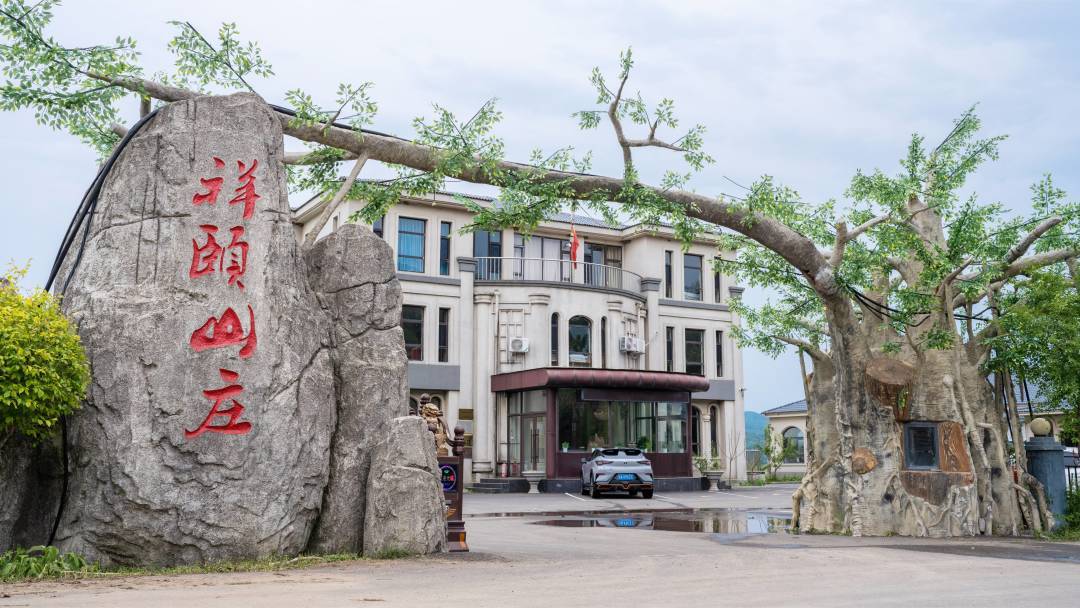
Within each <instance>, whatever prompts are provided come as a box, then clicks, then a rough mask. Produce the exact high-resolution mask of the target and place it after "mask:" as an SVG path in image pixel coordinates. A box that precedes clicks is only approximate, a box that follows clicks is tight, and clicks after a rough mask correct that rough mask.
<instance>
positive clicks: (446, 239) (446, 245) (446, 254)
mask: <svg viewBox="0 0 1080 608" xmlns="http://www.w3.org/2000/svg"><path fill="white" fill-rule="evenodd" d="M452 230H453V226H452V225H451V224H450V222H441V223H440V224H439V274H441V275H443V276H444V277H446V276H450V232H451V231H452Z"/></svg>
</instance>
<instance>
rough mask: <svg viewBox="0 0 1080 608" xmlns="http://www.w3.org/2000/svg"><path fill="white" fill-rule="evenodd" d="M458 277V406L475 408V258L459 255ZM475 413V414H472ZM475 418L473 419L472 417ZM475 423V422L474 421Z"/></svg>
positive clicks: (474, 437)
mask: <svg viewBox="0 0 1080 608" xmlns="http://www.w3.org/2000/svg"><path fill="white" fill-rule="evenodd" d="M457 264H458V278H459V279H460V280H461V289H460V291H459V299H458V306H459V307H460V309H459V310H458V315H457V323H458V365H459V366H460V367H459V369H460V370H461V372H460V380H459V382H460V387H459V388H458V394H459V395H460V397H459V400H458V407H459V408H462V407H463V408H465V409H472V410H473V411H474V412H475V410H476V400H475V398H474V395H473V371H474V369H475V365H476V357H475V356H474V355H475V352H474V348H475V340H476V332H475V331H474V328H475V325H474V323H475V321H474V313H473V282H474V280H475V278H476V259H475V258H469V257H459V258H458V259H457ZM474 415H475V414H474ZM474 420H475V419H474ZM474 425H475V422H474ZM475 439H476V427H475V426H474V427H473V440H475Z"/></svg>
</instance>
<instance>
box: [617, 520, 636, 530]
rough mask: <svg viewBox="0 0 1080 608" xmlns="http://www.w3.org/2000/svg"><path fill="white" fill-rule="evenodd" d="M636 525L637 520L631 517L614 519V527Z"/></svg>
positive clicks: (631, 526)
mask: <svg viewBox="0 0 1080 608" xmlns="http://www.w3.org/2000/svg"><path fill="white" fill-rule="evenodd" d="M636 525H637V521H635V520H633V519H630V518H624V519H616V520H615V527H616V528H633V527H634V526H636Z"/></svg>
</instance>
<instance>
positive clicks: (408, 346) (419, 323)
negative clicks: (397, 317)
mask: <svg viewBox="0 0 1080 608" xmlns="http://www.w3.org/2000/svg"><path fill="white" fill-rule="evenodd" d="M416 311H419V313H420V318H419V319H414V318H407V313H408V312H416ZM424 312H425V311H424V307H423V306H417V305H415V304H404V305H402V307H401V329H402V333H403V334H404V337H405V338H406V342H405V357H406V358H408V360H409V361H423V360H424ZM409 325H414V326H416V329H417V332H416V334H417V336H418V338H419V340H418V341H417V342H408V341H407V339H408V335H409V331H408V326H409ZM414 355H415V356H414Z"/></svg>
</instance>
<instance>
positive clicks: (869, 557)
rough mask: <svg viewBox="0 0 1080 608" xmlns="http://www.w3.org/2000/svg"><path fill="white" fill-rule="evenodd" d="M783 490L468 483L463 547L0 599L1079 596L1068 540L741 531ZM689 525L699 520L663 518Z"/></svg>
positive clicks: (530, 602)
mask: <svg viewBox="0 0 1080 608" xmlns="http://www.w3.org/2000/svg"><path fill="white" fill-rule="evenodd" d="M789 492H790V490H789V489H788V488H779V487H776V486H770V487H766V488H746V489H737V490H732V491H730V492H728V493H727V494H707V493H704V492H693V493H672V494H665V495H657V496H655V497H654V498H653V500H651V501H645V500H643V499H630V498H618V497H611V498H605V499H601V500H597V501H594V500H592V499H589V498H584V497H580V499H579V498H576V497H571V496H566V495H540V496H524V495H516V496H497V495H496V496H467V497H466V503H465V504H466V513H467V514H468V515H469V516H468V518H467V526H468V532H469V543H470V546H471V548H472V552H471V553H468V554H453V555H443V556H437V557H428V558H417V559H404V560H394V561H383V562H354V563H345V564H338V565H332V566H325V567H319V568H312V569H308V570H294V571H284V572H274V573H251V574H243V573H241V574H212V575H190V576H176V577H168V578H165V577H126V578H118V579H117V578H109V579H105V580H91V581H81V582H68V583H44V584H41V583H34V584H18V585H8V586H6V587H4V588H3V590H2V591H0V606H78V607H84V606H109V607H113V606H115V607H119V608H127V607H136V606H137V607H140V608H141V607H144V606H155V607H156V606H164V607H167V606H184V607H188V608H190V607H192V606H198V607H199V608H211V607H217V606H228V607H230V608H237V607H243V606H259V607H260V608H277V607H286V606H288V607H295V606H304V607H314V606H358V605H366V604H369V603H372V604H375V605H379V606H403V607H405V606H407V607H415V606H440V607H445V608H452V607H457V606H470V607H473V606H513V607H518V606H545V607H550V606H596V605H618V604H624V605H632V606H643V605H654V606H688V605H700V606H727V605H730V606H859V607H863V606H904V607H906V608H911V607H912V606H979V607H996V606H1008V607H1009V608H1016V607H1017V606H1033V605H1045V606H1075V605H1077V602H1078V598H1080V544H1069V543H1043V542H1035V541H1030V540H996V539H992V540H984V539H975V540H972V539H968V540H963V541H955V540H953V541H941V540H929V539H904V538H871V539H866V538H850V537H839V536H818V535H792V534H788V533H786V532H783V531H779V532H774V533H765V534H756V533H752V532H755V531H759V530H762V529H765V528H763V525H764V524H766V523H769V525H770V526H771V525H772V523H775V522H777V521H782V519H780V518H782V517H783V516H784V515H786V513H785V511H784V510H783V509H785V508H789V506H790V503H789V498H788V496H789ZM683 506H688V507H694V508H698V509H702V508H707V509H718V510H709V511H706V512H699V513H698V514H693V513H689V512H687V511H686V510H685V509H682V507H683ZM627 507H630V508H627ZM631 508H632V509H631ZM634 509H636V510H634ZM719 509H723V510H719ZM514 513H518V514H521V513H527V515H513V514H514ZM770 522H772V523H770ZM702 527H705V528H706V529H709V530H711V532H687V531H674V530H686V529H691V530H692V529H701V528H702ZM772 527H773V529H780V530H782V525H779V526H772ZM2 596H6V597H2Z"/></svg>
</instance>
